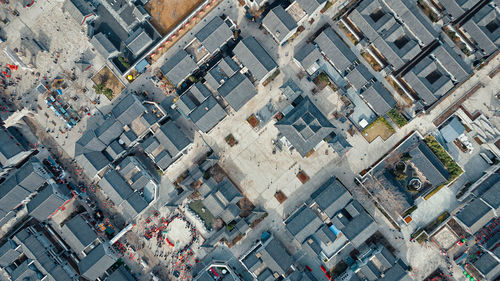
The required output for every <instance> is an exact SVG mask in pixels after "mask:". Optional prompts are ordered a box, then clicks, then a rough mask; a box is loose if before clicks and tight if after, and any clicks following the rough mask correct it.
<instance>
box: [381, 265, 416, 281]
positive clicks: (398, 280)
mask: <svg viewBox="0 0 500 281" xmlns="http://www.w3.org/2000/svg"><path fill="white" fill-rule="evenodd" d="M379 280H380V281H413V280H414V279H413V278H411V277H410V276H409V275H408V272H407V271H406V270H405V269H403V267H402V266H401V265H400V264H399V263H396V264H395V265H394V266H393V267H391V268H389V270H387V271H386V272H384V277H382V278H380V279H379Z"/></svg>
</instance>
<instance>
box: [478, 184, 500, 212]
mask: <svg viewBox="0 0 500 281" xmlns="http://www.w3.org/2000/svg"><path fill="white" fill-rule="evenodd" d="M481 199H483V201H484V202H486V203H487V204H488V205H490V206H491V207H492V208H493V209H495V210H498V209H499V208H500V182H497V183H496V184H495V185H493V186H492V187H490V189H488V191H486V192H485V193H483V195H481Z"/></svg>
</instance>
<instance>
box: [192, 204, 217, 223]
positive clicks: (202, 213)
mask: <svg viewBox="0 0 500 281" xmlns="http://www.w3.org/2000/svg"><path fill="white" fill-rule="evenodd" d="M188 206H189V209H191V210H192V211H193V212H194V213H195V214H197V215H198V216H199V217H200V219H201V220H202V221H203V222H204V224H205V227H206V228H207V229H208V230H210V229H212V224H213V223H214V221H215V217H214V215H212V213H210V211H209V210H207V209H206V208H205V206H204V205H203V202H202V201H201V200H196V201H193V202H191V203H189V205H188Z"/></svg>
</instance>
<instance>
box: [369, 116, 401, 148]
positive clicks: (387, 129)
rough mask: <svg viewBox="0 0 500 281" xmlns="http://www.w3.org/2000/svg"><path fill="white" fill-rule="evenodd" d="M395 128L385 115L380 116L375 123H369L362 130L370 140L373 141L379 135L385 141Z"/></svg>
mask: <svg viewBox="0 0 500 281" xmlns="http://www.w3.org/2000/svg"><path fill="white" fill-rule="evenodd" d="M394 132H395V130H394V128H393V127H392V126H391V124H390V123H389V122H388V121H387V120H386V119H385V118H384V117H383V116H380V117H379V118H377V119H376V120H375V121H373V123H371V124H370V125H368V126H367V127H366V128H365V129H364V130H363V132H362V134H363V136H364V137H365V139H366V140H367V141H368V142H372V141H373V140H375V139H376V138H377V137H381V138H382V139H383V140H384V141H385V140H387V139H388V138H389V137H390V136H392V134H394Z"/></svg>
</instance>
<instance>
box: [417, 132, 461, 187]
mask: <svg viewBox="0 0 500 281" xmlns="http://www.w3.org/2000/svg"><path fill="white" fill-rule="evenodd" d="M425 143H426V144H427V146H428V147H429V148H430V149H431V150H432V152H434V154H435V155H436V156H437V158H438V159H439V160H440V161H441V163H443V165H444V166H445V167H446V170H448V173H450V179H449V180H448V182H451V181H453V180H454V179H456V178H457V177H458V176H459V175H461V174H462V173H463V170H462V168H460V166H458V164H457V163H456V162H455V161H454V160H453V158H451V156H450V155H449V154H448V152H446V150H445V149H444V148H443V147H442V146H441V145H440V144H439V142H438V141H437V140H436V139H435V138H434V137H433V136H428V137H426V138H425Z"/></svg>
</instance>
